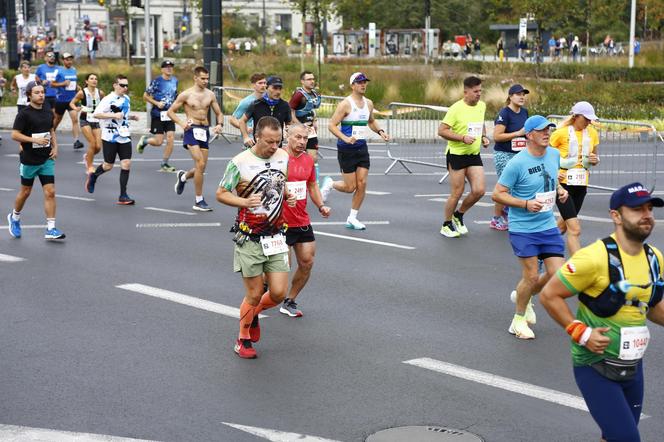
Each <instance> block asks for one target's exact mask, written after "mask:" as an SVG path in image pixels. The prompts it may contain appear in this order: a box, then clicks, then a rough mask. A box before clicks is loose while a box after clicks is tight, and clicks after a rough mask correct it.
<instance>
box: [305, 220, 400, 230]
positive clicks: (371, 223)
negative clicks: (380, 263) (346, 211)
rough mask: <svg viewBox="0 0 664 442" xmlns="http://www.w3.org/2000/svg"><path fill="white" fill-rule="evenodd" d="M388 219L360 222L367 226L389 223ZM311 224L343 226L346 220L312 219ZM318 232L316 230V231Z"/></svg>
mask: <svg viewBox="0 0 664 442" xmlns="http://www.w3.org/2000/svg"><path fill="white" fill-rule="evenodd" d="M389 223H390V222H389V221H363V222H362V224H366V225H367V226H371V225H374V226H385V225H387V224H389ZM311 225H312V226H345V225H346V221H313V222H312V223H311ZM316 233H318V232H316Z"/></svg>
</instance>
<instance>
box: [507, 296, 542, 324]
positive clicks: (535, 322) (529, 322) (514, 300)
mask: <svg viewBox="0 0 664 442" xmlns="http://www.w3.org/2000/svg"><path fill="white" fill-rule="evenodd" d="M510 301H512V304H516V290H512V293H510ZM532 305H533V303H532V302H531V303H530V306H531V307H530V308H533V307H532ZM526 322H527V323H528V324H529V325H535V324H537V318H535V320H534V321H532V320H531V321H529V320H528V319H526ZM510 333H512V332H511V331H510ZM512 334H514V333H512Z"/></svg>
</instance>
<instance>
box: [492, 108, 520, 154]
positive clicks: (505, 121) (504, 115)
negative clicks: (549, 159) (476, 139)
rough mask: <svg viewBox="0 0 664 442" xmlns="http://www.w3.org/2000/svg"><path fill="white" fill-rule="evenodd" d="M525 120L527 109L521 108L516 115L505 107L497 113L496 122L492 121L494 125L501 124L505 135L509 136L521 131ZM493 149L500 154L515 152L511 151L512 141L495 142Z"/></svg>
mask: <svg viewBox="0 0 664 442" xmlns="http://www.w3.org/2000/svg"><path fill="white" fill-rule="evenodd" d="M527 119H528V109H526V108H525V107H522V108H521V110H520V111H519V113H518V114H517V113H516V112H514V111H513V110H512V109H510V108H509V107H507V106H505V107H504V108H502V109H501V110H500V112H498V116H497V117H496V121H494V123H495V124H496V125H498V124H502V125H503V126H505V133H508V134H509V133H512V132H516V131H519V130H521V129H523V126H524V124H526V120H527ZM493 149H494V150H497V151H500V152H513V153H516V152H517V151H516V150H512V140H510V141H501V142H496V144H495V145H494V146H493Z"/></svg>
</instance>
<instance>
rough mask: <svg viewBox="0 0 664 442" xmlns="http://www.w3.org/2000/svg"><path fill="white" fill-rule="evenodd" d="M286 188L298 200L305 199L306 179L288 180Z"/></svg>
mask: <svg viewBox="0 0 664 442" xmlns="http://www.w3.org/2000/svg"><path fill="white" fill-rule="evenodd" d="M286 188H287V189H288V192H289V193H292V194H294V195H295V199H297V200H298V201H301V200H306V199H307V182H306V181H288V182H287V183H286Z"/></svg>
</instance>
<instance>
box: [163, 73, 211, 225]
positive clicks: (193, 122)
mask: <svg viewBox="0 0 664 442" xmlns="http://www.w3.org/2000/svg"><path fill="white" fill-rule="evenodd" d="M209 82H210V74H209V72H208V70H207V69H205V68H204V67H202V66H198V67H196V68H195V69H194V85H193V86H192V87H190V88H189V89H187V90H185V91H184V92H182V93H181V94H180V95H178V97H177V99H176V100H175V102H174V103H173V105H172V106H171V107H170V108H169V109H168V117H169V118H170V119H171V120H173V122H174V123H175V124H177V125H178V126H180V127H182V129H184V138H183V140H182V145H183V146H184V148H185V149H188V150H189V153H190V154H191V158H192V159H193V160H194V167H193V168H192V169H189V170H188V171H184V170H179V171H178V173H177V177H178V179H177V182H176V183H175V193H177V194H178V195H181V194H182V192H183V191H184V185H185V184H186V182H187V180H188V179H189V178H191V177H193V178H194V188H195V191H196V203H195V204H194V206H193V209H194V210H198V211H199V212H211V211H212V208H211V207H210V206H208V204H207V203H206V202H205V200H204V199H203V176H204V173H205V167H206V166H207V161H208V141H209V140H210V133H209V130H208V129H209V127H210V123H209V121H208V119H207V115H208V111H209V110H210V107H212V110H213V111H214V113H215V114H216V116H217V121H218V123H217V125H216V126H215V127H213V128H212V131H213V132H214V133H216V134H220V133H221V125H222V123H221V122H222V121H223V115H222V114H221V108H220V107H219V103H217V99H216V97H215V95H214V93H213V92H212V91H211V90H209V89H208V88H207V86H208V83H209ZM182 105H184V113H185V114H186V116H187V119H186V120H185V121H182V120H180V119H179V118H178V117H177V115H175V112H177V110H178V109H179V108H180V106H182Z"/></svg>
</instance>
